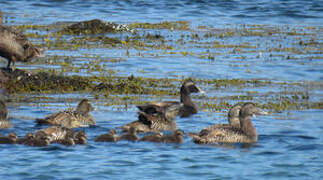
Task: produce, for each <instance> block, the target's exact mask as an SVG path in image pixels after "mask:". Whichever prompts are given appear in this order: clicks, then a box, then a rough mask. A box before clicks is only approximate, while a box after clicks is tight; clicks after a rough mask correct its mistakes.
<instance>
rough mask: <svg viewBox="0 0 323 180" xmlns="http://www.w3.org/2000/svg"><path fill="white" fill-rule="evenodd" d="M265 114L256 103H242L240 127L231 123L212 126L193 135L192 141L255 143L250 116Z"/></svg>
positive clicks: (205, 142)
mask: <svg viewBox="0 0 323 180" xmlns="http://www.w3.org/2000/svg"><path fill="white" fill-rule="evenodd" d="M266 114H268V113H267V112H265V111H263V110H261V109H260V108H258V107H257V106H256V104H254V103H252V102H247V103H244V104H243V105H241V109H240V111H239V122H240V127H237V126H233V125H225V126H213V128H209V129H205V130H204V131H201V132H200V134H199V135H194V136H193V141H194V142H195V143H197V144H216V143H256V142H257V141H258V134H257V131H256V128H255V127H254V126H253V124H252V122H251V116H253V115H266Z"/></svg>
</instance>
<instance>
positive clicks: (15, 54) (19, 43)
mask: <svg viewBox="0 0 323 180" xmlns="http://www.w3.org/2000/svg"><path fill="white" fill-rule="evenodd" d="M42 51H43V50H42V49H38V48H36V47H35V46H34V45H33V44H32V43H31V42H30V41H29V40H28V38H27V37H26V36H25V35H24V34H23V33H22V32H21V31H19V30H18V29H16V28H14V27H5V26H3V22H2V13H0V56H1V57H3V58H5V59H7V60H8V64H7V69H8V70H11V63H12V64H13V65H14V64H15V62H16V61H20V62H28V61H29V60H31V59H32V58H34V57H38V56H40V55H41V54H42Z"/></svg>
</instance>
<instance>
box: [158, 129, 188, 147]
mask: <svg viewBox="0 0 323 180" xmlns="http://www.w3.org/2000/svg"><path fill="white" fill-rule="evenodd" d="M183 134H184V133H183V131H182V130H180V129H177V130H176V131H174V133H173V134H171V135H165V136H163V137H162V142H164V143H177V144H181V143H183V141H184V138H183Z"/></svg>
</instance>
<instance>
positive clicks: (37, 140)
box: [17, 133, 51, 147]
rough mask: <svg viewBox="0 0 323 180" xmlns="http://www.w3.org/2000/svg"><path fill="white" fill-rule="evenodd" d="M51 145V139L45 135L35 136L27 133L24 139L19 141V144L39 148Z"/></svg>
mask: <svg viewBox="0 0 323 180" xmlns="http://www.w3.org/2000/svg"><path fill="white" fill-rule="evenodd" d="M50 143H51V140H50V137H48V136H47V135H45V134H42V135H41V136H40V135H39V136H35V135H34V134H33V133H27V134H26V135H25V136H24V137H23V138H20V139H18V140H17V144H23V145H26V146H37V147H42V146H48V145H50Z"/></svg>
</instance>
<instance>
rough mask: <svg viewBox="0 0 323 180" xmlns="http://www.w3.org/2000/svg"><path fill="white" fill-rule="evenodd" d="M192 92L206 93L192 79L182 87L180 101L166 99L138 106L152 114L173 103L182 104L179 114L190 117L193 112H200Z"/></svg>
mask: <svg viewBox="0 0 323 180" xmlns="http://www.w3.org/2000/svg"><path fill="white" fill-rule="evenodd" d="M191 93H204V91H202V90H201V89H200V88H199V87H197V86H196V85H195V83H194V82H193V81H191V80H187V81H184V83H183V84H182V86H181V88H180V102H177V101H164V102H157V103H149V104H144V105H138V106H137V108H138V109H139V110H140V111H142V112H145V113H148V114H151V113H155V112H159V111H161V110H160V109H165V108H164V107H169V106H172V105H178V104H182V106H181V108H180V110H179V112H178V114H177V115H178V116H180V117H189V116H191V115H192V114H196V113H197V112H198V107H197V106H196V105H195V104H194V103H193V101H192V99H191Z"/></svg>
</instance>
